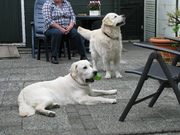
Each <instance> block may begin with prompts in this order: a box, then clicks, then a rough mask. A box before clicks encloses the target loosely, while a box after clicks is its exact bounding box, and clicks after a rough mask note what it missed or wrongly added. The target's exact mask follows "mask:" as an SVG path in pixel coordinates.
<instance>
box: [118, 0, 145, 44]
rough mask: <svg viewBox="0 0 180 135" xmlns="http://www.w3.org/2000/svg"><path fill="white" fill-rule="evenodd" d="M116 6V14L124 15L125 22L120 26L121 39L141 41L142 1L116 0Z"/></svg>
mask: <svg viewBox="0 0 180 135" xmlns="http://www.w3.org/2000/svg"><path fill="white" fill-rule="evenodd" d="M117 6H118V7H119V8H117V12H118V14H125V16H126V24H125V25H124V26H122V28H121V30H122V38H123V40H136V39H138V40H140V41H143V35H144V32H143V18H144V1H143V0H117Z"/></svg>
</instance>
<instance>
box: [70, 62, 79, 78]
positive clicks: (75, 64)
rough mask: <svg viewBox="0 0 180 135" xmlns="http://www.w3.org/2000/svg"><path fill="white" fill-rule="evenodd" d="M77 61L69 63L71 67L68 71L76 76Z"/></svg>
mask: <svg viewBox="0 0 180 135" xmlns="http://www.w3.org/2000/svg"><path fill="white" fill-rule="evenodd" d="M77 67H78V65H77V63H76V62H74V63H73V64H72V65H71V68H70V70H69V71H70V73H71V74H72V76H76V73H77Z"/></svg>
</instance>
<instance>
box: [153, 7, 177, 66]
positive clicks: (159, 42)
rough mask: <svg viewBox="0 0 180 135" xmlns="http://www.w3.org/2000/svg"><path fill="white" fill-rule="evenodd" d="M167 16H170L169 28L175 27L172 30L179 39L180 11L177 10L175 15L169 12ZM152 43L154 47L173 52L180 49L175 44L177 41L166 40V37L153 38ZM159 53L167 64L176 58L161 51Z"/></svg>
mask: <svg viewBox="0 0 180 135" xmlns="http://www.w3.org/2000/svg"><path fill="white" fill-rule="evenodd" d="M166 15H167V16H168V20H167V21H168V26H171V27H173V28H172V30H173V32H174V33H175V34H176V37H177V35H178V31H179V24H180V10H177V9H176V10H175V12H173V13H169V12H167V14H166ZM177 38H178V37H177ZM150 42H152V44H153V45H154V46H158V47H162V48H167V49H171V50H177V49H178V47H179V43H178V42H175V41H172V40H169V39H165V38H164V37H154V38H151V39H150ZM159 53H160V54H161V55H162V57H163V58H164V60H165V61H166V62H171V60H172V58H174V54H170V53H166V52H160V51H159Z"/></svg>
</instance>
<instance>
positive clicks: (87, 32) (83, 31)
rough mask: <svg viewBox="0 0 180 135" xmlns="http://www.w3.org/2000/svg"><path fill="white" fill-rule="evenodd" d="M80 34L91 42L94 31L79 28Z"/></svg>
mask: <svg viewBox="0 0 180 135" xmlns="http://www.w3.org/2000/svg"><path fill="white" fill-rule="evenodd" d="M78 32H79V34H81V35H82V36H83V37H84V38H85V39H87V40H90V38H91V33H92V31H90V30H88V29H84V28H82V27H80V26H79V27H78Z"/></svg>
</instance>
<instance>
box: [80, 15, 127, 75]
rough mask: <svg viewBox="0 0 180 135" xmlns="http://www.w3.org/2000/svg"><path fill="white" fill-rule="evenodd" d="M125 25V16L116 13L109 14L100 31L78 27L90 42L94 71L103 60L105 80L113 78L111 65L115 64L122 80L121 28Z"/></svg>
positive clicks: (115, 68) (117, 73)
mask: <svg viewBox="0 0 180 135" xmlns="http://www.w3.org/2000/svg"><path fill="white" fill-rule="evenodd" d="M124 24H125V16H124V15H117V14H115V13H108V14H107V15H106V16H105V17H104V19H103V20H102V25H101V28H100V29H97V30H92V31H90V30H87V29H84V28H82V27H78V32H79V33H80V34H81V35H82V36H83V37H84V38H85V39H87V40H89V41H90V52H91V57H92V62H93V68H94V70H97V61H98V58H101V59H102V62H103V65H104V70H105V71H106V76H105V78H111V71H110V65H111V61H112V62H113V64H114V70H115V75H116V78H121V77H122V75H121V74H120V72H119V70H120V69H119V68H120V59H121V52H122V37H121V30H120V26H122V25H124Z"/></svg>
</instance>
